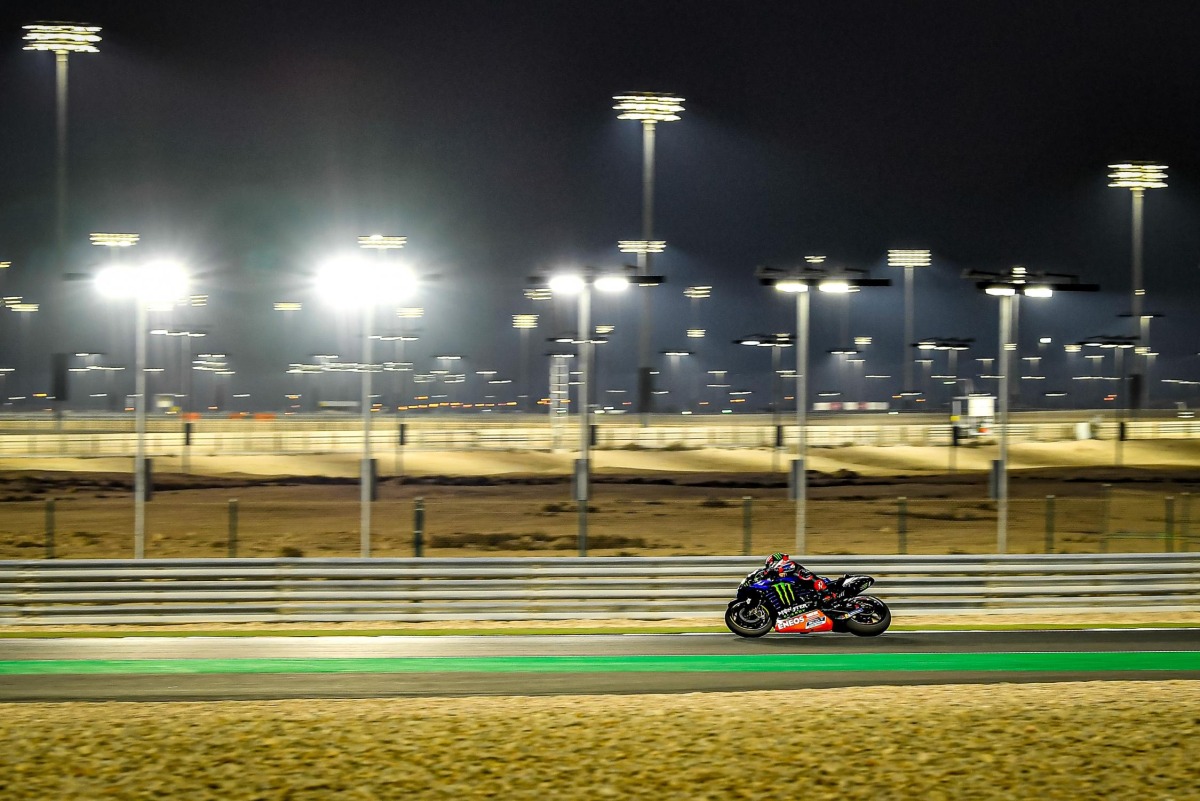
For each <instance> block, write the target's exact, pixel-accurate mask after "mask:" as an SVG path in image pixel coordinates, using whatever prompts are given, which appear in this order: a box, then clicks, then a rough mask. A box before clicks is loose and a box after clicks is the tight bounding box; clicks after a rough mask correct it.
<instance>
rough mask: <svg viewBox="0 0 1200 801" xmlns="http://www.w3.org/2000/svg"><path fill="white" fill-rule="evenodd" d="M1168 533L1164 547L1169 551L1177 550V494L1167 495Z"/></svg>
mask: <svg viewBox="0 0 1200 801" xmlns="http://www.w3.org/2000/svg"><path fill="white" fill-rule="evenodd" d="M1166 517H1167V535H1166V538H1165V539H1164V541H1163V547H1164V548H1166V551H1167V553H1174V552H1175V496H1174V495H1168V496H1167V515H1166Z"/></svg>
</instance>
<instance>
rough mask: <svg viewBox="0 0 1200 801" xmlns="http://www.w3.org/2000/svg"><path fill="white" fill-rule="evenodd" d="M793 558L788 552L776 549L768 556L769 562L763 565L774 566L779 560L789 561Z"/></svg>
mask: <svg viewBox="0 0 1200 801" xmlns="http://www.w3.org/2000/svg"><path fill="white" fill-rule="evenodd" d="M791 559H792V557H790V556H788V555H787V554H786V553H780V552H779V551H776V552H775V553H773V554H771V555H770V556H768V557H767V563H766V564H765V565H763V567H773V566H774V565H776V564H778V563H779V562H789V561H791Z"/></svg>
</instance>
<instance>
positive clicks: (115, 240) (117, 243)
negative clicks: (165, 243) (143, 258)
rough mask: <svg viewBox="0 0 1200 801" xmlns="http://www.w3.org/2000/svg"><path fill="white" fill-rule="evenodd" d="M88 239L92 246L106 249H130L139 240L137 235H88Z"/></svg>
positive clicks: (139, 237)
mask: <svg viewBox="0 0 1200 801" xmlns="http://www.w3.org/2000/svg"><path fill="white" fill-rule="evenodd" d="M88 239H90V240H91V243H92V244H93V245H99V246H101V247H106V248H127V247H132V246H133V245H136V244H137V243H138V240H139V239H141V236H140V235H139V234H99V233H97V234H89V235H88Z"/></svg>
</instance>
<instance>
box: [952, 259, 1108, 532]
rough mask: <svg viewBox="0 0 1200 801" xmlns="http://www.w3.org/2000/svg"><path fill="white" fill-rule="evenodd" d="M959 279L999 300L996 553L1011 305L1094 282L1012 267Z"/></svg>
mask: <svg viewBox="0 0 1200 801" xmlns="http://www.w3.org/2000/svg"><path fill="white" fill-rule="evenodd" d="M962 277H963V278H966V279H968V280H973V281H975V287H976V288H977V289H978V290H979V291H980V292H983V293H984V294H986V295H991V296H992V297H996V298H999V299H1000V331H999V334H1000V339H999V345H1000V348H999V357H1000V389H999V391H998V392H997V393H996V394H997V396H998V399H999V406H1000V408H999V415H998V418H997V422H998V424H999V429H1000V454H999V455H1000V458H999V459H998V460H996V461H995V462H993V463H992V470H993V478H994V479H995V487H996V553H1006V552H1007V551H1008V406H1009V374H1010V373H1011V371H1012V368H1011V364H1012V362H1013V356H1014V355H1016V351H1017V337H1016V334H1015V332H1014V328H1015V326H1014V320H1013V318H1014V317H1015V314H1014V310H1015V309H1014V307H1015V306H1016V300H1017V298H1019V297H1021V296H1024V297H1027V298H1050V297H1054V293H1055V292H1056V291H1071V292H1096V291H1098V290H1099V289H1100V287H1099V286H1097V285H1096V284H1081V283H1079V280H1078V278H1077V277H1076V276H1073V275H1066V274H1063V273H1031V272H1030V271H1029V270H1027V269H1026V268H1024V267H1019V266H1018V267H1013V268H1011V269H1010V270H1008V271H1006V272H1003V273H996V272H985V271H982V270H964V271H963V274H962Z"/></svg>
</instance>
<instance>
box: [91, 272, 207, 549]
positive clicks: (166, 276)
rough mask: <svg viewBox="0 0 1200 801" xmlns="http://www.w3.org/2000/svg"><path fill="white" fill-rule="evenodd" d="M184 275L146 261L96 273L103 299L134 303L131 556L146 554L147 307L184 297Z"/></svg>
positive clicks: (185, 283) (98, 289) (97, 285)
mask: <svg viewBox="0 0 1200 801" xmlns="http://www.w3.org/2000/svg"><path fill="white" fill-rule="evenodd" d="M188 280H189V279H188V275H187V272H186V271H185V270H184V268H183V267H181V266H180V265H178V264H175V263H173V262H150V263H147V264H141V265H137V266H129V265H125V264H112V265H110V266H108V267H105V268H104V269H102V270H101V271H100V272H99V273H97V274H96V290H97V291H98V292H99V293H100V294H101V295H103V296H105V297H110V298H127V299H131V300H133V302H134V319H135V321H136V322H135V331H134V336H135V341H134V354H135V359H136V362H137V366H136V373H135V375H134V395H135V398H136V402H137V406H136V408H135V412H136V418H137V423H136V427H137V446H136V447H137V452H136V454H135V456H134V472H133V491H134V506H133V555H134V558H135V559H141V558H143V557H144V556H145V555H146V478H147V476H146V473H147V470H146V327H147V326H146V319H147V312H148V311H149V310H150V308H151V307H154V308H161V307H162V306H163V305H164V304H173V303H175V302H176V301H177V300H178V299H179V298H181V297H184V296H186V295H187V287H188Z"/></svg>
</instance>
